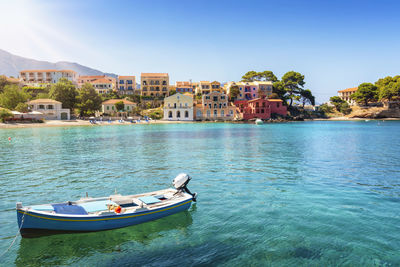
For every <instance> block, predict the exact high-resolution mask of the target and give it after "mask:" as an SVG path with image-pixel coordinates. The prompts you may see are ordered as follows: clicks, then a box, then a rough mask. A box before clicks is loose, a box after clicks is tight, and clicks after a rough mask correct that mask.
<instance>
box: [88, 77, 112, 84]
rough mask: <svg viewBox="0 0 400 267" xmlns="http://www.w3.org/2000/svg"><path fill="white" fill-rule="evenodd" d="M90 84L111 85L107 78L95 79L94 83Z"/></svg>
mask: <svg viewBox="0 0 400 267" xmlns="http://www.w3.org/2000/svg"><path fill="white" fill-rule="evenodd" d="M92 83H113V82H112V81H110V80H109V79H107V78H101V79H97V80H95V81H92Z"/></svg>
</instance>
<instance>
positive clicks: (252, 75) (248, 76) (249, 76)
mask: <svg viewBox="0 0 400 267" xmlns="http://www.w3.org/2000/svg"><path fill="white" fill-rule="evenodd" d="M257 75H258V72H256V71H254V70H251V71H248V72H246V74H245V75H243V76H242V82H253V81H254V80H255V77H256V76H257Z"/></svg>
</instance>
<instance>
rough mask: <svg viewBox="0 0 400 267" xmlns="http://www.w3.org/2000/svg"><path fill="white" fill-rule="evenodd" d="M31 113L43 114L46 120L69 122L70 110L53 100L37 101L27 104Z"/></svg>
mask: <svg viewBox="0 0 400 267" xmlns="http://www.w3.org/2000/svg"><path fill="white" fill-rule="evenodd" d="M27 104H28V106H29V107H30V109H31V111H37V112H40V113H42V114H43V118H44V119H46V120H69V119H70V110H69V109H68V108H62V103H61V102H59V101H56V100H53V99H35V100H31V101H29V102H27Z"/></svg>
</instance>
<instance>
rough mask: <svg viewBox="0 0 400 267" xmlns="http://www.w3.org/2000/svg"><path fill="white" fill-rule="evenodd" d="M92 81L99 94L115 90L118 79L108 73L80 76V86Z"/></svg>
mask: <svg viewBox="0 0 400 267" xmlns="http://www.w3.org/2000/svg"><path fill="white" fill-rule="evenodd" d="M85 83H90V84H91V85H92V86H93V87H94V89H95V90H96V92H97V93H98V94H107V93H110V92H112V91H113V90H115V84H116V79H115V78H113V77H110V76H106V75H92V76H79V77H78V87H79V88H81V87H82V86H83V85H84V84H85Z"/></svg>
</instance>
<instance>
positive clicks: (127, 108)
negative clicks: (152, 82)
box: [101, 99, 136, 114]
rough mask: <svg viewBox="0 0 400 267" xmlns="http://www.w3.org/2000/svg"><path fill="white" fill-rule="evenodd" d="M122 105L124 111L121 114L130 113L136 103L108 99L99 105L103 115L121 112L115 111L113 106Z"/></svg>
mask: <svg viewBox="0 0 400 267" xmlns="http://www.w3.org/2000/svg"><path fill="white" fill-rule="evenodd" d="M121 101H122V102H123V103H124V110H122V112H132V111H133V110H135V108H136V103H134V102H131V101H129V100H126V99H110V100H107V101H104V102H103V103H101V111H102V112H103V113H105V114H113V113H116V112H121V110H117V108H116V107H115V104H116V103H118V102H121Z"/></svg>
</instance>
